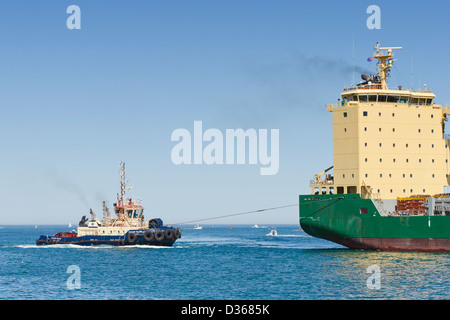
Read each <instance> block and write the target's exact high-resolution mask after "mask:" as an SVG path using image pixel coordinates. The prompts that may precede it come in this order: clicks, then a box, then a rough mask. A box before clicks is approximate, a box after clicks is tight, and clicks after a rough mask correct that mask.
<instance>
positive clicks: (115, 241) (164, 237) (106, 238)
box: [36, 162, 181, 247]
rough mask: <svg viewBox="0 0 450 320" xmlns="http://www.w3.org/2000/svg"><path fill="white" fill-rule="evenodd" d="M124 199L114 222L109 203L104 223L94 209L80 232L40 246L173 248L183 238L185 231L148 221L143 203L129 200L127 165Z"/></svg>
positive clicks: (122, 184) (119, 202)
mask: <svg viewBox="0 0 450 320" xmlns="http://www.w3.org/2000/svg"><path fill="white" fill-rule="evenodd" d="M120 169H121V170H120V178H121V179H120V190H121V193H120V196H119V195H117V202H115V203H114V212H115V214H116V218H112V217H111V214H110V211H109V209H108V207H107V206H106V202H105V201H103V220H99V219H97V217H96V215H95V213H94V212H93V211H92V209H90V214H91V219H90V220H89V219H87V218H86V216H83V217H82V218H81V221H80V222H79V224H78V229H77V232H74V231H73V232H59V233H56V234H54V235H41V236H40V237H39V239H38V240H36V245H52V244H77V245H102V244H103V245H105V244H106V245H114V246H126V245H152V246H167V247H170V246H172V245H173V244H174V242H175V241H176V240H177V239H178V238H181V230H180V229H179V228H173V227H171V226H165V225H164V224H163V221H162V220H161V219H159V218H155V219H151V220H144V214H143V212H144V207H143V206H142V201H141V200H132V199H131V198H126V196H125V191H126V185H125V163H123V162H120Z"/></svg>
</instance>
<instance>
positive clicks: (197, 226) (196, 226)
mask: <svg viewBox="0 0 450 320" xmlns="http://www.w3.org/2000/svg"><path fill="white" fill-rule="evenodd" d="M194 229H195V230H201V229H203V227H200V226H199V225H198V224H196V225H195V227H194Z"/></svg>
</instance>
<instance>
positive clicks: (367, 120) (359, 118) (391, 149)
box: [310, 44, 450, 199]
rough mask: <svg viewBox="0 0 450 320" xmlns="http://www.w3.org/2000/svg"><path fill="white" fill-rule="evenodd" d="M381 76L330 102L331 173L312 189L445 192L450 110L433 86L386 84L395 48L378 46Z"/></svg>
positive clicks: (386, 194)
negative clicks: (439, 100) (437, 97)
mask: <svg viewBox="0 0 450 320" xmlns="http://www.w3.org/2000/svg"><path fill="white" fill-rule="evenodd" d="M375 49H376V51H375V53H374V58H377V59H378V60H379V62H378V74H377V75H373V76H366V75H363V76H362V78H363V79H364V80H366V81H365V82H364V83H361V84H359V85H358V86H356V87H353V88H348V89H346V90H344V92H343V93H342V94H341V99H340V100H339V103H338V104H336V105H327V108H328V111H330V112H332V118H333V176H330V175H328V176H327V177H326V178H325V179H324V180H322V179H315V180H312V181H311V185H310V187H311V191H312V193H326V194H329V193H335V194H336V193H337V194H343V193H360V194H361V196H362V197H365V198H368V197H376V198H382V199H396V198H397V197H408V196H411V195H416V194H431V195H432V194H438V193H442V192H443V190H444V187H446V186H448V185H449V179H448V173H449V163H448V162H449V160H448V159H449V144H450V141H449V140H446V139H445V136H444V123H445V121H446V115H447V114H448V113H449V110H448V109H447V108H442V106H441V105H439V104H435V103H434V98H435V95H434V94H433V93H431V92H430V91H429V90H427V89H424V90H421V91H412V90H404V89H402V88H401V87H398V88H395V89H394V88H388V86H387V84H386V78H387V77H389V73H388V72H389V69H390V67H392V63H393V59H392V57H393V50H395V49H401V48H380V47H379V44H377V46H376V48H375Z"/></svg>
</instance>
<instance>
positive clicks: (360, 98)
mask: <svg viewBox="0 0 450 320" xmlns="http://www.w3.org/2000/svg"><path fill="white" fill-rule="evenodd" d="M359 102H367V96H366V95H360V96H359Z"/></svg>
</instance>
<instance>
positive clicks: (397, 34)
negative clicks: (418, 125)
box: [0, 0, 450, 225]
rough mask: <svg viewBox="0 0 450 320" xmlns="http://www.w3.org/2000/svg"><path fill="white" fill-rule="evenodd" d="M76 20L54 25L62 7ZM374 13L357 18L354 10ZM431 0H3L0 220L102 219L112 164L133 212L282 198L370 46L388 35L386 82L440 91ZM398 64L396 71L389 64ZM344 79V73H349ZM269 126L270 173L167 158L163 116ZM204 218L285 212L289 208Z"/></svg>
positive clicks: (322, 136)
mask: <svg viewBox="0 0 450 320" xmlns="http://www.w3.org/2000/svg"><path fill="white" fill-rule="evenodd" d="M72 4H75V5H78V6H79V7H80V9H81V30H69V29H68V28H67V27H66V19H67V18H68V17H69V14H67V13H66V9H67V7H68V6H69V5H72ZM372 4H376V5H378V6H379V7H380V9H381V29H380V30H369V29H368V28H367V27H366V20H367V18H368V17H369V14H367V13H366V9H367V7H368V6H369V5H372ZM449 10H450V8H449V4H447V3H445V2H443V1H427V2H426V3H424V2H422V1H409V2H407V3H405V2H402V1H376V2H372V1H315V2H304V1H285V0H281V1H267V0H263V1H256V0H253V1H249V0H248V1H229V0H227V1H179V0H173V1H154V0H152V1H138V0H136V1H123V0H120V1H101V0H95V1H92V0H89V1H84V0H73V1H62V0H54V1H39V2H37V1H18V0H15V1H2V2H1V4H0V32H1V48H2V50H1V51H0V58H1V61H2V63H1V64H0V110H1V117H0V134H1V137H2V139H1V142H0V151H1V154H2V160H1V167H0V174H1V177H2V179H1V184H0V199H1V201H2V202H3V203H4V204H6V205H4V208H5V210H4V211H3V212H2V213H1V214H0V224H66V223H69V222H72V224H76V223H77V222H78V221H79V219H80V217H81V216H82V215H87V214H88V212H89V208H90V207H91V208H92V209H93V210H94V211H95V212H97V214H98V215H101V200H107V201H108V203H109V205H110V206H111V205H112V202H113V201H114V200H115V197H116V193H117V192H118V191H119V178H118V168H119V161H125V162H126V163H127V174H128V179H129V180H130V183H129V184H130V185H131V186H133V187H134V188H133V190H132V191H131V192H130V195H132V196H136V197H139V198H141V199H142V200H143V201H144V205H145V207H146V209H145V210H146V212H145V216H146V217H147V218H150V217H161V218H162V219H163V220H164V222H166V223H177V222H182V221H187V220H194V219H202V218H208V217H212V216H218V215H224V214H228V213H235V212H243V211H248V210H255V209H260V208H266V207H273V206H281V205H286V204H293V203H296V202H297V198H298V195H299V194H302V193H309V188H308V184H309V180H310V179H311V178H312V177H313V175H314V173H317V172H320V171H322V170H323V169H324V168H327V167H329V166H330V165H332V161H333V159H332V143H331V142H332V141H331V140H332V137H331V132H332V131H331V114H329V113H328V112H326V110H325V108H324V105H325V104H329V103H335V102H336V101H337V98H338V97H339V94H340V93H341V91H342V88H343V87H344V85H348V84H350V83H351V82H352V77H353V75H352V72H351V70H352V41H353V40H352V39H353V38H354V41H355V52H354V53H355V65H356V67H357V70H358V71H359V70H364V71H365V70H368V71H371V72H375V69H376V65H375V62H372V63H369V62H367V61H366V59H367V58H368V57H369V56H371V54H372V50H373V46H374V45H375V43H376V42H377V41H381V43H382V45H385V46H403V48H404V49H403V50H402V51H398V52H397V54H396V57H397V59H398V61H397V62H396V70H394V71H393V72H392V75H393V77H392V79H391V80H390V83H391V84H392V85H397V84H402V85H403V86H404V87H409V86H410V82H411V81H410V79H411V61H412V65H413V74H414V77H413V79H414V80H413V82H414V87H415V88H417V87H418V84H419V83H421V84H423V83H426V84H428V86H429V87H430V88H431V89H432V91H433V92H434V93H435V94H436V95H437V102H439V103H443V104H445V103H446V102H450V92H449V91H448V90H447V89H448V84H449V81H448V77H447V74H448V71H449V70H450V62H449V59H448V52H449V46H450V45H449V42H448V41H447V36H446V35H447V34H448V31H449V29H450V28H449V26H450V25H449V23H448V19H447V15H448V12H449ZM398 75H400V76H398ZM355 79H356V80H357V81H359V79H360V73H356V75H355ZM195 120H201V121H202V122H203V127H204V130H206V129H208V128H217V129H219V130H221V131H222V132H225V130H226V129H237V128H242V129H244V130H246V129H249V128H254V129H261V128H262V129H279V130H280V156H279V160H280V169H279V172H278V174H277V175H274V176H261V175H260V174H259V168H260V165H248V164H247V165H211V166H208V165H179V166H176V165H174V164H173V163H172V161H171V158H170V155H171V150H172V148H173V147H174V145H175V143H174V142H172V141H170V136H171V133H172V132H173V131H174V130H175V129H177V128H186V129H188V130H190V131H191V132H193V124H194V121H195ZM208 223H217V224H219V223H226V224H228V223H251V224H254V223H258V224H269V225H270V224H275V223H298V209H297V208H295V207H293V208H286V209H283V210H279V211H272V212H266V213H261V214H254V215H247V216H241V217H233V218H229V219H219V220H216V221H209V222H208Z"/></svg>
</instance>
